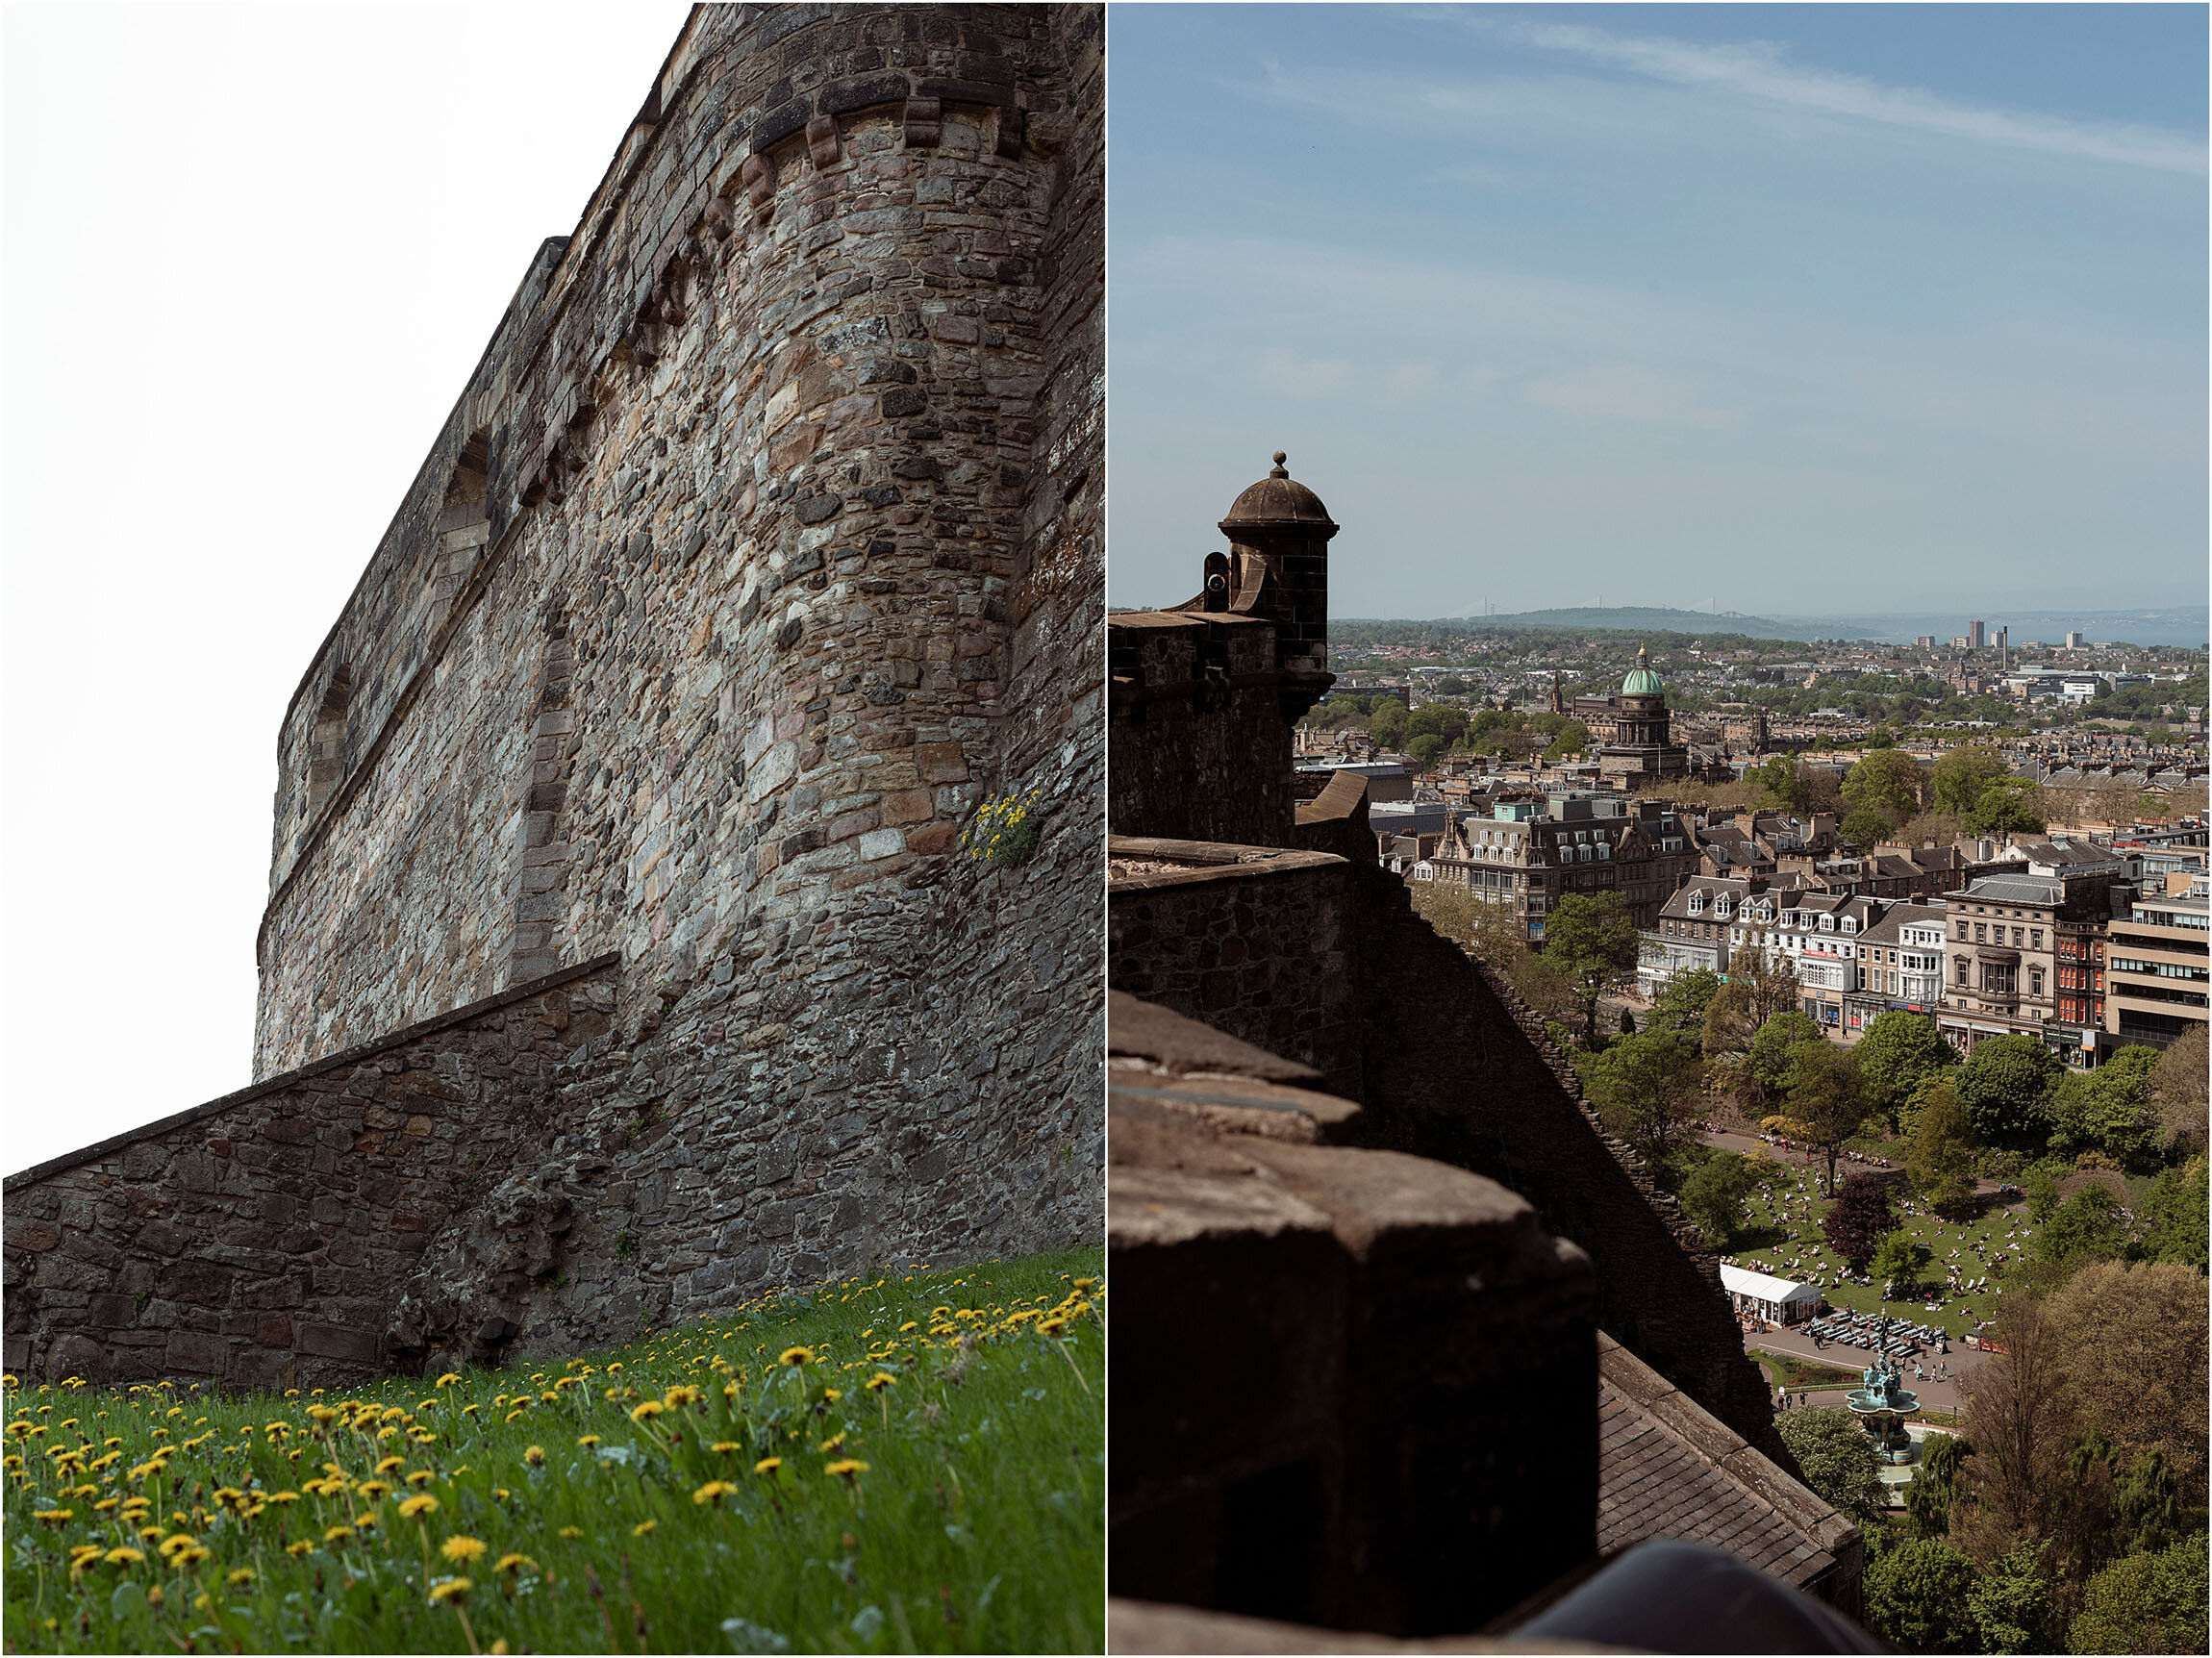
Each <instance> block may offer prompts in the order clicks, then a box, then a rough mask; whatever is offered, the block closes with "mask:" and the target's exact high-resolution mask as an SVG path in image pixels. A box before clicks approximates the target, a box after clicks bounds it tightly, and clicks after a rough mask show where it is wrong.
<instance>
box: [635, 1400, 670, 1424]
mask: <svg viewBox="0 0 2212 1658" xmlns="http://www.w3.org/2000/svg"><path fill="white" fill-rule="evenodd" d="M667 1408H668V1407H667V1406H666V1405H664V1404H663V1403H661V1401H660V1400H659V1399H645V1400H643V1401H642V1402H641V1403H640V1404H639V1405H638V1406H637V1407H636V1408H635V1409H633V1410H632V1411H631V1412H630V1419H631V1420H632V1421H634V1422H641V1421H644V1420H646V1419H649V1418H652V1417H657V1416H659V1415H660V1414H661V1413H662V1412H663V1411H666V1409H667Z"/></svg>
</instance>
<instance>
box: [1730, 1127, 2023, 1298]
mask: <svg viewBox="0 0 2212 1658" xmlns="http://www.w3.org/2000/svg"><path fill="white" fill-rule="evenodd" d="M1847 1168H1849V1166H1848V1165H1846V1166H1843V1167H1839V1168H1837V1170H1836V1179H1837V1182H1838V1184H1839V1185H1840V1184H1841V1183H1842V1181H1843V1178H1844V1175H1845V1172H1846V1169H1847ZM1763 1173H1764V1174H1765V1177H1766V1178H1767V1179H1768V1180H1770V1181H1771V1182H1772V1183H1773V1184H1774V1186H1775V1188H1776V1195H1777V1196H1778V1197H1784V1196H1786V1197H1788V1198H1789V1199H1791V1203H1790V1211H1789V1213H1788V1215H1787V1216H1786V1217H1785V1218H1782V1219H1779V1220H1776V1219H1771V1218H1768V1213H1767V1211H1766V1210H1765V1209H1764V1208H1763V1206H1762V1201H1761V1194H1760V1193H1756V1192H1754V1193H1752V1196H1751V1201H1750V1202H1749V1203H1748V1204H1747V1206H1746V1207H1747V1214H1748V1222H1749V1223H1748V1224H1747V1227H1746V1229H1745V1230H1744V1231H1743V1232H1741V1233H1739V1234H1738V1235H1737V1240H1736V1243H1735V1247H1734V1248H1733V1250H1732V1251H1731V1252H1730V1256H1729V1258H1730V1259H1732V1260H1733V1261H1735V1263H1736V1264H1737V1265H1738V1266H1741V1267H1748V1268H1750V1269H1752V1270H1754V1271H1759V1270H1772V1271H1774V1272H1776V1273H1777V1274H1779V1275H1780V1276H1783V1277H1787V1278H1795V1279H1798V1280H1807V1279H1815V1278H1825V1279H1827V1280H1828V1288H1827V1290H1826V1291H1825V1292H1824V1294H1826V1295H1827V1298H1828V1300H1829V1302H1830V1304H1831V1305H1834V1306H1837V1307H1848V1308H1850V1309H1851V1310H1852V1311H1854V1312H1861V1313H1873V1312H1879V1311H1880V1310H1881V1306H1882V1295H1881V1292H1882V1286H1881V1285H1880V1284H1879V1283H1873V1284H1867V1285H1859V1284H1852V1283H1848V1282H1839V1280H1840V1279H1841V1277H1842V1273H1843V1270H1844V1266H1843V1262H1842V1261H1841V1260H1840V1259H1839V1258H1838V1257H1837V1256H1836V1254H1835V1252H1834V1251H1833V1250H1831V1249H1829V1248H1828V1246H1827V1243H1826V1242H1825V1241H1824V1240H1823V1239H1822V1236H1821V1220H1822V1218H1823V1217H1824V1216H1825V1215H1826V1214H1827V1212H1828V1200H1827V1199H1826V1198H1824V1197H1822V1195H1821V1194H1820V1190H1821V1179H1820V1171H1819V1169H1818V1168H1813V1169H1807V1168H1805V1167H1804V1166H1803V1165H1801V1164H1797V1165H1792V1164H1782V1163H1774V1162H1772V1161H1770V1162H1769V1163H1768V1164H1767V1165H1766V1167H1765V1168H1764V1170H1763ZM1800 1197H1803V1198H1808V1199H1809V1200H1810V1201H1809V1204H1808V1205H1807V1207H1806V1208H1805V1209H1804V1210H1803V1211H1801V1212H1800V1211H1799V1210H1798V1208H1797V1202H1796V1199H1797V1198H1800ZM1800 1214H1801V1215H1802V1217H1803V1218H1800ZM2011 1218H2012V1217H2011V1216H2010V1215H2008V1214H2007V1213H2006V1212H2005V1211H2003V1210H1998V1209H1992V1210H1990V1211H1989V1212H1988V1213H1987V1214H1985V1215H1984V1216H1983V1217H1982V1218H1980V1219H1978V1220H1971V1221H1948V1220H1942V1219H1939V1218H1936V1217H1934V1216H1930V1215H1902V1214H1900V1216H1899V1220H1900V1223H1901V1225H1902V1227H1903V1230H1904V1233H1905V1235H1906V1236H1907V1237H1909V1238H1912V1239H1915V1240H1917V1241H1918V1242H1919V1243H1923V1244H1924V1245H1925V1246H1926V1248H1927V1251H1928V1265H1927V1267H1926V1268H1925V1269H1923V1275H1924V1277H1925V1278H1926V1279H1927V1280H1928V1283H1930V1284H1933V1285H1936V1286H1941V1285H1942V1283H1943V1282H1944V1262H1945V1257H1947V1256H1948V1254H1949V1253H1950V1251H1951V1250H1952V1249H1953V1248H1959V1249H1964V1247H1965V1245H1966V1243H1967V1241H1968V1240H1970V1239H1975V1238H1978V1239H1980V1240H1981V1241H1982V1243H1983V1252H1984V1254H1985V1255H1986V1254H1992V1253H1994V1252H1995V1251H1996V1250H1998V1249H2003V1248H2009V1249H2011V1250H2012V1252H2013V1262H2018V1261H2020V1260H2022V1259H2023V1258H2024V1256H2025V1254H2026V1244H2025V1243H2024V1242H2023V1235H2022V1234H2015V1237H2014V1241H2013V1242H2012V1243H2010V1244H2007V1243H2005V1241H2004V1237H2005V1225H2006V1222H2007V1221H2008V1220H2010V1219H2011ZM2022 1220H2023V1230H2024V1228H2025V1225H2026V1222H2025V1218H2024V1217H2023V1218H2022ZM1792 1255H1797V1256H1800V1257H1802V1259H1803V1265H1801V1266H1798V1267H1790V1266H1788V1265H1786V1263H1787V1261H1788V1259H1789V1257H1790V1256H1792ZM1761 1263H1765V1264H1766V1265H1765V1266H1764V1267H1762V1266H1761ZM1960 1263H1961V1275H1962V1276H1963V1277H1967V1278H1979V1277H1987V1278H1988V1279H1989V1280H1990V1287H1989V1288H1985V1289H1982V1290H1978V1291H1973V1292H1972V1293H1969V1294H1966V1295H1965V1296H1964V1297H1963V1298H1961V1297H1957V1296H1948V1295H1947V1296H1946V1297H1945V1298H1944V1300H1943V1303H1942V1305H1943V1310H1942V1311H1941V1312H1940V1313H1923V1311H1921V1308H1922V1305H1923V1303H1922V1302H1920V1301H1892V1302H1890V1303H1889V1306H1890V1310H1891V1312H1893V1313H1895V1314H1897V1315H1898V1316H1899V1317H1901V1318H1903V1319H1908V1320H1910V1321H1911V1322H1913V1323H1916V1324H1926V1325H1928V1326H1929V1327H1931V1328H1933V1329H1939V1330H1946V1331H1948V1332H1949V1334H1950V1336H1951V1338H1952V1339H1953V1340H1956V1339H1957V1338H1958V1337H1960V1336H1963V1335H1965V1334H1966V1333H1967V1332H1968V1331H1970V1330H1972V1329H1973V1327H1974V1326H1975V1325H1976V1324H1977V1323H1979V1322H1981V1320H1983V1319H1991V1318H1995V1317H1996V1316H1997V1309H1998V1303H1999V1300H2000V1297H1999V1296H1998V1294H1997V1293H1996V1286H1998V1285H1999V1284H2001V1283H2002V1282H2003V1272H2002V1271H2001V1270H1998V1269H1991V1268H1987V1267H1984V1266H1982V1265H1981V1264H1980V1262H1978V1261H1976V1260H1975V1259H1974V1257H1973V1255H1972V1254H1962V1255H1961V1256H1960ZM2010 1265H2012V1263H2007V1266H2008V1267H2009V1266H2010ZM1926 1287H1927V1286H1926V1285H1923V1289H1925V1288H1926ZM1968 1307H1972V1308H1973V1314H1972V1316H1971V1317H1970V1316H1969V1315H1968V1314H1967V1313H1966V1312H1965V1311H1964V1309H1965V1308H1968Z"/></svg>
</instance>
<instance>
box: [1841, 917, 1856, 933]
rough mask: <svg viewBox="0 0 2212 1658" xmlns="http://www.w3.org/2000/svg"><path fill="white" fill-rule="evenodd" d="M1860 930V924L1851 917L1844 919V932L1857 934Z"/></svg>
mask: <svg viewBox="0 0 2212 1658" xmlns="http://www.w3.org/2000/svg"><path fill="white" fill-rule="evenodd" d="M1858 930H1859V924H1858V922H1856V921H1854V920H1852V919H1851V917H1848V916H1846V917H1844V931H1845V932H1847V933H1855V932H1857V931H1858Z"/></svg>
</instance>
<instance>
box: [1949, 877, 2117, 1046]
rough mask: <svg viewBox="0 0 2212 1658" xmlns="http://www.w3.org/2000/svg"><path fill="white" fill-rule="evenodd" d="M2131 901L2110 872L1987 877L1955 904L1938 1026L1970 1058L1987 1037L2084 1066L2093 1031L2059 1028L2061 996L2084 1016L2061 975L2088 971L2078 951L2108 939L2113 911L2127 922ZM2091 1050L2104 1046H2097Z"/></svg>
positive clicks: (1953, 899)
mask: <svg viewBox="0 0 2212 1658" xmlns="http://www.w3.org/2000/svg"><path fill="white" fill-rule="evenodd" d="M2126 900H2127V888H2126V887H2125V885H2124V883H2122V882H2120V880H2119V879H2118V877H2116V876H2114V875H2112V874H2110V873H2108V872H2103V873H2098V874H2094V875H2071V876H2070V875H1985V876H1983V877H1981V878H1980V879H1979V880H1976V881H1973V882H1972V883H1970V884H1969V885H1968V886H1966V887H1965V888H1964V889H1962V890H1961V891H1959V892H1952V893H1949V894H1948V895H1947V896H1946V898H1945V900H1944V908H1945V911H1946V914H1947V917H1948V922H1949V927H1948V938H1947V939H1946V940H1945V942H1944V967H1945V972H1944V1006H1943V1011H1942V1014H1941V1015H1940V1016H1939V1017H1938V1020H1937V1022H1938V1024H1939V1025H1941V1027H1942V1029H1943V1032H1944V1034H1945V1035H1946V1036H1947V1037H1948V1038H1949V1039H1950V1041H1951V1043H1953V1044H1954V1045H1955V1046H1957V1047H1958V1048H1959V1049H1960V1050H1961V1051H1962V1052H1964V1051H1970V1050H1972V1048H1973V1046H1974V1044H1975V1043H1979V1042H1981V1041H1983V1040H1984V1039H1985V1038H1988V1037H1993V1036H2031V1037H2034V1038H2035V1039H2036V1040H2037V1041H2038V1042H2042V1043H2047V1044H2048V1045H2049V1046H2050V1047H2051V1048H2052V1049H2053V1050H2054V1051H2056V1052H2057V1053H2059V1055H2060V1056H2061V1057H2062V1058H2066V1059H2069V1060H2074V1061H2076V1062H2078V1059H2079V1056H2080V1054H2081V1052H2082V1049H2083V1046H2084V1044H2083V1043H2082V1041H2081V1036H2082V1032H2083V1030H2084V1029H2085V1028H2089V1029H2094V1027H2084V1026H2081V1025H2073V1024H2069V1023H2065V1022H2062V1021H2061V1018H2060V1001H2061V997H2062V993H2063V994H2064V997H2065V999H2066V1001H2067V1002H2068V1003H2069V1004H2070V1009H2071V1008H2073V1007H2078V1006H2079V995H2080V992H2078V991H2075V990H2073V989H2072V988H2071V987H2069V988H2068V989H2067V990H2066V991H2065V992H2062V990H2061V985H2060V977H2061V974H2060V969H2061V967H2068V968H2070V969H2078V968H2079V967H2080V966H2081V963H2080V959H2079V944H2078V943H2077V942H2075V941H2077V940H2078V939H2079V938H2081V936H2082V935H2083V934H2085V933H2091V934H2094V933H2103V932H2107V931H2108V930H2109V928H2110V926H2111V925H2112V922H2113V911H2114V906H2115V905H2120V906H2123V912H2122V913H2124V905H2125V903H2126ZM2062 938H2063V940H2064V941H2065V942H2064V943H2063V944H2062ZM2062 948H2063V949H2064V951H2065V955H2064V957H2063V959H2062V956H2061V951H2062ZM2073 976H2074V973H2073V972H2070V973H2069V974H2068V977H2070V978H2071V977H2073ZM2087 1045H2088V1047H2089V1048H2090V1049H2091V1050H2092V1051H2094V1050H2095V1049H2096V1047H2097V1046H2098V1045H2099V1044H2098V1043H2097V1042H2096V1039H2095V1038H2094V1036H2092V1039H2091V1041H2090V1043H2088V1044H2087Z"/></svg>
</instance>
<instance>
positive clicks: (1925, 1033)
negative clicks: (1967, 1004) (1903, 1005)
mask: <svg viewBox="0 0 2212 1658" xmlns="http://www.w3.org/2000/svg"><path fill="white" fill-rule="evenodd" d="M1858 1054H1859V1075H1860V1077H1861V1078H1863V1079H1864V1080H1865V1082H1866V1085H1867V1104H1868V1107H1869V1108H1870V1109H1871V1110H1873V1111H1878V1112H1880V1113H1882V1114H1883V1115H1884V1116H1885V1117H1887V1118H1890V1119H1891V1120H1892V1121H1893V1122H1895V1121H1897V1117H1898V1107H1899V1106H1901V1105H1902V1104H1903V1103H1904V1102H1905V1100H1907V1099H1908V1098H1910V1097H1911V1095H1912V1093H1913V1091H1914V1090H1915V1089H1917V1088H1919V1087H1920V1085H1921V1084H1922V1083H1923V1082H1924V1081H1926V1080H1927V1079H1928V1078H1929V1077H1931V1076H1935V1075H1938V1074H1940V1073H1942V1072H1944V1071H1947V1070H1949V1069H1950V1068H1952V1067H1953V1066H1955V1065H1957V1064H1958V1050H1957V1049H1956V1048H1954V1047H1952V1046H1951V1045H1950V1043H1948V1042H1947V1041H1945V1040H1944V1034H1943V1032H1942V1031H1940V1030H1938V1029H1937V1028H1936V1022H1935V1020H1933V1019H1932V1018H1929V1017H1927V1016H1926V1015H1925V1014H1914V1013H1906V1012H1905V1011H1903V1010H1902V1009H1900V1008H1892V1009H1890V1010H1889V1011H1888V1012H1886V1013H1879V1014H1876V1015H1875V1016H1874V1017H1873V1023H1872V1024H1870V1025H1868V1026H1867V1029H1866V1034H1865V1035H1864V1036H1862V1037H1860V1038H1859V1041H1858ZM1899 1126H1902V1125H1901V1124H1900V1125H1899Z"/></svg>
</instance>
